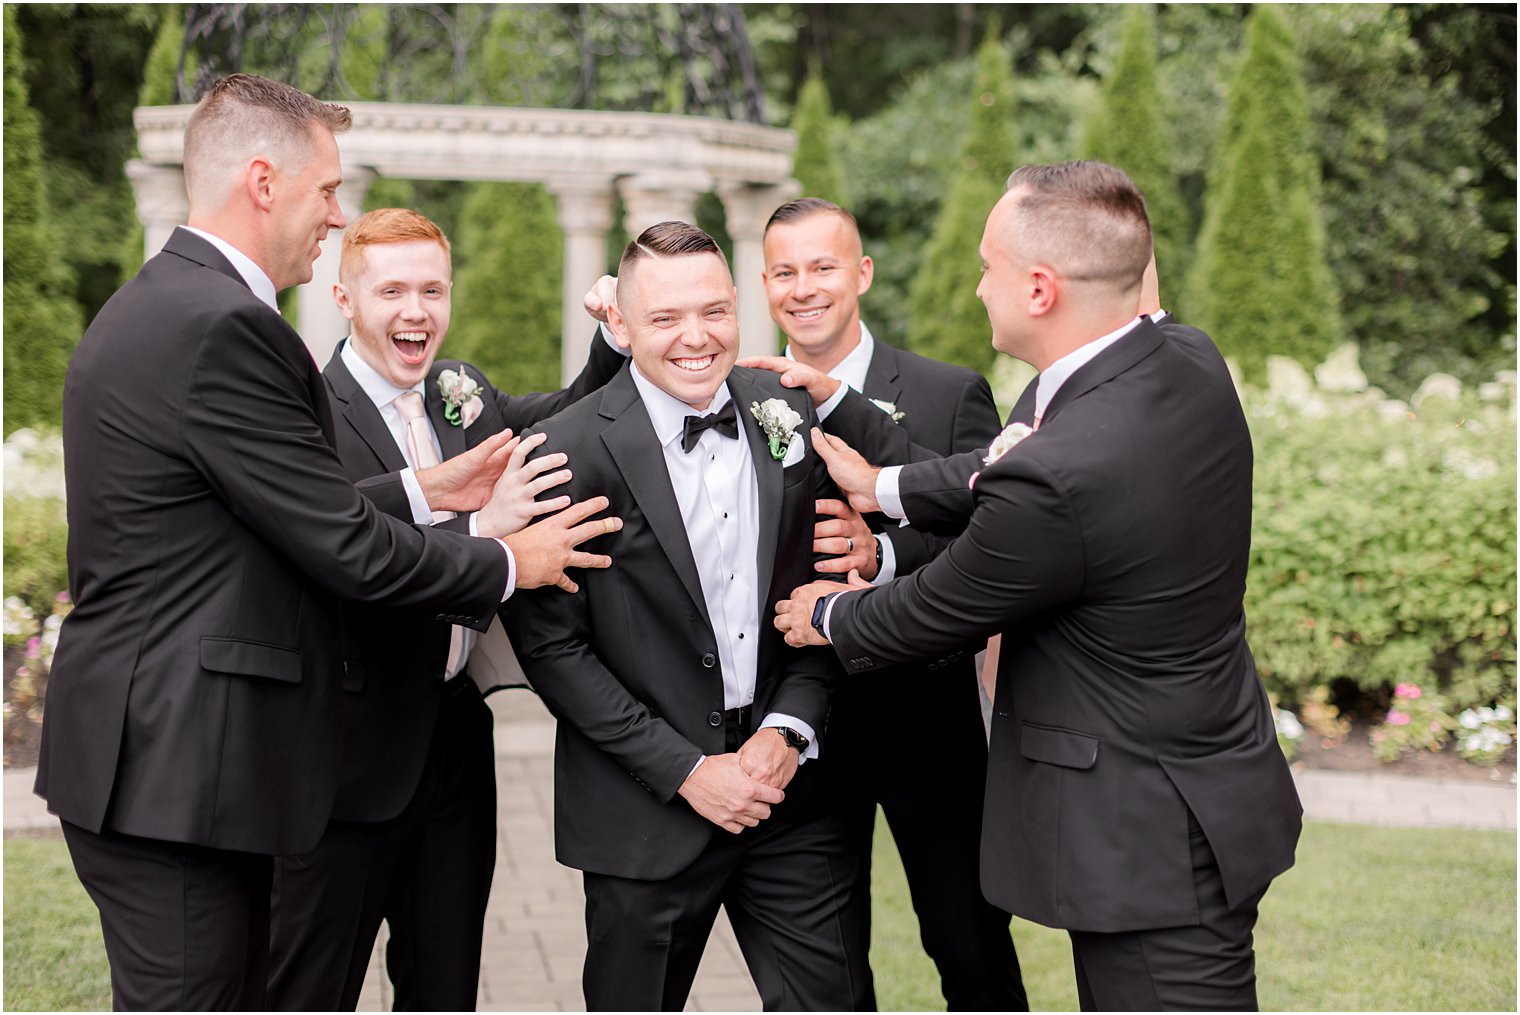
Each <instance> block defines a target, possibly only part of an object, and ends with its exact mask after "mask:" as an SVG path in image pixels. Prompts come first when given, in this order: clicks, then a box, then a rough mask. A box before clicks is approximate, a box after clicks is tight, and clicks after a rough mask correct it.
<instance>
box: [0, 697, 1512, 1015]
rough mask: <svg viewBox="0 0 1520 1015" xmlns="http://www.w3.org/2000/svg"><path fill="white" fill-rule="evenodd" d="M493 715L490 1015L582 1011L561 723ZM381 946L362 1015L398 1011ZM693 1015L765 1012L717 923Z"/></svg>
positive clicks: (1468, 786) (1351, 789)
mask: <svg viewBox="0 0 1520 1015" xmlns="http://www.w3.org/2000/svg"><path fill="white" fill-rule="evenodd" d="M489 701H490V703H491V706H492V709H493V710H494V711H495V713H496V773H497V801H498V803H497V807H498V814H499V821H498V824H497V846H496V850H497V851H496V876H495V879H494V881H493V882H492V886H491V901H490V906H489V911H488V914H487V919H486V938H485V947H484V952H483V957H482V960H481V977H480V999H479V1007H480V1009H481V1010H482V1011H492V1010H494V1011H503V1010H506V1011H511V1010H526V1011H555V1010H559V1011H577V1010H584V1002H583V1000H582V998H581V987H580V975H581V959H582V957H583V956H584V955H585V949H586V932H585V925H584V923H583V921H582V915H583V914H582V906H583V901H584V900H583V897H582V894H581V881H580V874H579V873H578V872H576V871H571V870H568V869H566V868H564V867H561V866H560V865H559V864H558V863H556V862H555V860H554V845H553V829H552V821H551V819H552V813H553V811H552V808H553V803H554V801H553V779H552V771H553V761H552V755H553V747H554V722H553V720H552V719H551V718H550V717H549V715H548V713H547V712H546V711H544V709H543V706H542V705H541V704H539V702H538V699H537V698H535V697H534V696H533V695H532V694H529V693H527V692H524V691H506V692H502V693H500V694H495V695H492V696H491V698H490V699H489ZM34 775H35V772H34V771H33V770H31V769H21V770H7V771H6V773H5V832H6V834H7V835H10V834H13V833H16V832H22V833H31V834H38V833H47V832H56V831H57V828H58V822H57V820H56V819H55V818H53V817H52V816H51V815H49V814H48V813H47V810H46V808H45V807H44V806H43V803H42V801H41V800H39V799H38V798H37V797H35V796H33V795H32V792H31V789H32V779H33V777H34ZM1295 776H1296V777H1297V780H1298V791H1299V796H1300V797H1301V798H1302V799H1303V803H1304V812H1305V817H1307V818H1310V819H1313V820H1319V821H1343V822H1360V823H1366V824H1376V825H1388V826H1398V827H1443V828H1490V829H1514V828H1515V811H1516V806H1515V803H1516V791H1515V787H1514V786H1513V785H1511V784H1510V783H1509V782H1508V781H1501V782H1494V783H1484V782H1475V781H1467V780H1452V781H1443V780H1439V779H1419V778H1411V777H1408V776H1393V775H1386V774H1383V773H1379V772H1326V771H1315V770H1304V771H1298V772H1295ZM382 954H383V941H382V942H381V943H380V944H379V945H377V946H376V950H375V958H374V961H373V962H372V963H371V967H370V973H369V977H368V978H367V979H366V981H365V984H364V993H363V995H362V996H361V998H360V1002H359V1010H360V1011H385V1010H388V1009H389V1007H390V997H389V985H388V984H387V983H386V981H385V978H384V976H383V972H382V968H381V962H382ZM687 1007H688V1010H691V1011H758V1010H759V1008H760V999H759V996H758V995H757V994H756V993H755V988H754V985H753V984H752V983H751V982H750V978H749V974H748V972H746V970H745V967H744V960H743V958H742V956H741V955H740V954H739V947H738V945H737V944H736V943H735V941H734V936H733V932H732V931H731V930H730V928H729V926H728V921H727V920H726V919H723V918H722V917H720V918H719V923H718V926H717V927H716V928H715V930H714V932H713V937H712V940H711V941H710V942H709V943H708V947H707V953H706V955H705V956H704V958H703V960H702V966H701V969H700V970H699V971H698V973H697V981H696V985H695V986H694V987H693V989H692V995H691V1000H690V1002H689V1004H688V1005H687Z"/></svg>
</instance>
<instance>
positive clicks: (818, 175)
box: [792, 65, 846, 204]
mask: <svg viewBox="0 0 1520 1015" xmlns="http://www.w3.org/2000/svg"><path fill="white" fill-rule="evenodd" d="M792 129H793V130H794V131H796V132H797V152H796V154H795V155H794V156H793V157H792V176H794V177H796V179H797V182H798V183H800V184H802V193H803V196H805V197H821V198H823V199H824V200H825V201H833V202H834V203H835V204H845V203H846V202H845V199H844V187H843V180H844V176H843V174H842V173H841V171H840V169H839V141H838V139H837V138H836V137H835V131H834V112H833V109H832V108H831V107H830V106H829V88H828V85H826V84H825V83H824V80H823V75H822V74H821V73H819V70H818V67H817V66H816V65H815V66H814V67H813V70H812V73H810V74H809V75H808V79H807V81H806V82H804V83H803V85H802V91H800V92H799V93H798V94H797V108H796V109H795V110H793V112H792Z"/></svg>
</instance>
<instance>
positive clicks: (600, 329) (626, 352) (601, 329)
mask: <svg viewBox="0 0 1520 1015" xmlns="http://www.w3.org/2000/svg"><path fill="white" fill-rule="evenodd" d="M596 330H597V333H598V334H600V335H601V336H602V341H603V342H606V343H607V344H608V345H610V346H612V351H613V352H615V353H617V354H618V355H619V356H621V357H623V358H624V359H627V358H628V357H630V356H632V355H633V350H632V349H624V348H623V347H622V346H620V345H618V344H617V339H615V338H613V337H612V329H611V328H609V327H607V325H606V322H603V321H598V322H597V325H596ZM697 764H699V765H700V764H701V762H700V761H699V762H697ZM692 771H693V772H695V771H696V769H695V768H693V769H692Z"/></svg>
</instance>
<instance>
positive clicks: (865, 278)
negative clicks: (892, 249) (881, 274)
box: [855, 257, 876, 296]
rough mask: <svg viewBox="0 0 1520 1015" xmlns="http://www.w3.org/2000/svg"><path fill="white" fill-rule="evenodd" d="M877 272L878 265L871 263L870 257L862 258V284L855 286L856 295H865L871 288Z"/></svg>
mask: <svg viewBox="0 0 1520 1015" xmlns="http://www.w3.org/2000/svg"><path fill="white" fill-rule="evenodd" d="M875 274H876V265H875V264H873V263H871V259H870V258H869V257H862V258H861V259H860V284H859V285H858V286H856V288H855V295H856V296H864V295H865V294H866V290H868V289H870V288H871V279H872V278H873V277H874V276H875Z"/></svg>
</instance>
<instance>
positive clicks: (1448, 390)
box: [1409, 374, 1462, 409]
mask: <svg viewBox="0 0 1520 1015" xmlns="http://www.w3.org/2000/svg"><path fill="white" fill-rule="evenodd" d="M1461 397H1462V382H1461V381H1459V380H1457V379H1456V378H1455V377H1453V376H1452V375H1451V374H1431V375H1430V376H1429V377H1427V378H1425V380H1424V381H1423V382H1422V383H1421V384H1420V387H1419V390H1417V391H1416V392H1415V393H1414V394H1413V395H1412V396H1411V397H1410V399H1409V404H1410V405H1413V406H1414V407H1415V408H1416V409H1418V408H1419V407H1420V405H1421V404H1422V403H1423V402H1424V401H1425V400H1426V399H1427V398H1449V399H1451V400H1452V401H1453V402H1455V401H1456V400H1457V399H1459V398H1461Z"/></svg>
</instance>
